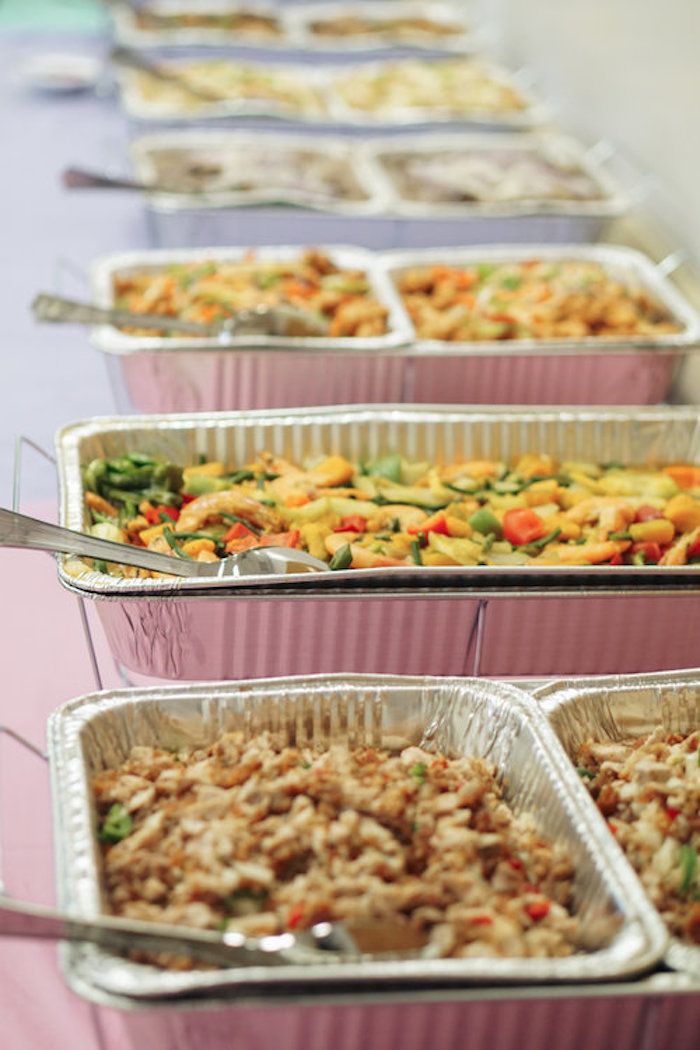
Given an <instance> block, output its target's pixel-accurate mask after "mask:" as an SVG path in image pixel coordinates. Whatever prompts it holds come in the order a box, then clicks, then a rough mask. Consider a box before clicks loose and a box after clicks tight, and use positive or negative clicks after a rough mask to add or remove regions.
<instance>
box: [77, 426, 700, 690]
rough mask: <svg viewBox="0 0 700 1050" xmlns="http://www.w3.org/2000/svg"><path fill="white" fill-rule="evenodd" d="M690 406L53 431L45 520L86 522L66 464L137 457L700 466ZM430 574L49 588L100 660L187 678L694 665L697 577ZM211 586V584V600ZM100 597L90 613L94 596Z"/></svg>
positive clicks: (588, 572) (85, 581)
mask: <svg viewBox="0 0 700 1050" xmlns="http://www.w3.org/2000/svg"><path fill="white" fill-rule="evenodd" d="M699 434H700V428H698V420H697V413H696V411H695V410H694V409H657V410H651V409H647V410H644V409H636V410H635V412H634V416H631V415H630V414H628V413H625V412H623V411H621V410H616V411H600V410H594V409H593V410H588V411H577V410H564V411H557V410H552V409H535V410H530V411H525V410H519V411H513V412H508V411H504V410H503V409H495V410H488V409H485V410H475V409H472V410H463V409H449V408H440V409H431V410H419V409H415V410H411V409H409V408H405V407H399V406H394V407H389V406H384V407H380V408H377V409H374V408H372V407H369V408H368V407H365V408H361V407H357V408H342V409H305V410H302V409H297V410H291V409H290V410H287V411H285V412H264V413H263V412H247V413H229V414H225V415H218V416H217V415H211V414H210V415H206V416H160V417H141V418H139V417H128V418H119V417H118V418H112V419H97V420H93V421H91V422H87V423H80V424H74V425H72V426H69V427H66V428H64V430H63V431H61V433H60V434H59V435H58V439H57V455H58V463H59V466H58V469H59V477H60V484H61V492H62V498H61V521H62V524H65V525H68V526H70V527H72V528H76V529H81V528H83V527H84V525H85V524H86V519H85V517H84V509H83V492H82V484H81V479H80V465H81V464H84V463H87V462H89V461H90V460H91V459H93V458H95V457H97V456H105V455H120V454H122V453H123V452H126V451H130V450H134V449H143V450H144V451H146V452H149V453H151V454H154V455H162V456H167V457H169V458H172V459H175V460H177V461H180V462H183V463H185V462H194V461H195V460H196V456H197V454H198V453H200V452H201V453H203V454H204V455H206V456H207V458H209V459H220V460H224V461H228V462H230V463H234V462H245V461H246V460H248V459H249V458H251V457H253V456H254V455H256V454H257V453H258V452H259V451H260V449H263V448H265V449H269V450H271V451H272V452H274V453H276V454H282V455H288V456H292V457H297V458H301V457H303V456H305V455H307V454H318V453H320V452H322V451H323V450H328V448H329V447H330V448H332V449H333V450H335V451H339V452H345V453H347V454H348V455H350V456H359V455H372V456H376V455H378V454H379V453H381V452H386V451H387V450H388V449H392V450H393V449H397V450H398V449H401V450H404V451H405V454H406V455H408V456H409V457H415V458H428V457H436V458H447V457H452V456H453V455H455V454H458V453H459V454H461V453H463V454H464V455H465V456H467V455H469V456H474V457H477V458H478V457H480V456H485V455H502V456H504V457H505V458H509V457H510V456H512V455H516V454H518V453H523V452H526V451H529V450H532V449H533V448H538V449H551V450H552V452H553V453H554V454H555V455H557V456H560V457H562V458H576V457H578V458H580V459H585V458H589V459H590V458H592V459H599V460H600V461H601V462H609V461H612V460H617V461H622V462H630V463H634V462H643V461H644V460H646V459H650V460H654V459H656V460H667V461H671V460H673V461H678V460H682V459H688V458H689V459H690V460H691V461H693V462H698V461H700V451H699V449H700V446H698V440H700V438H699ZM620 568H621V567H620V566H618V567H617V569H616V570H614V571H613V570H610V569H608V568H602V569H601V568H597V569H596V568H593V567H588V568H583V569H581V570H579V571H573V572H568V573H567V572H562V573H559V570H554V572H553V573H552V574H550V575H549V576H544V575H541V576H540V575H539V574H538V575H534V574H533V573H532V572H531V570H528V569H526V568H525V569H522V570H520V571H518V572H514V573H510V574H509V575H501V574H500V571H496V572H493V571H490V570H488V569H485V568H480V569H477V570H469V569H467V568H465V569H463V570H459V571H458V572H457V573H455V572H447V573H446V572H445V570H444V569H441V570H438V571H437V572H435V573H432V572H428V571H427V570H426V569H425V568H423V569H420V570H414V569H411V568H406V569H396V570H392V572H391V573H390V574H385V573H382V572H381V571H380V570H366V571H362V570H351V571H349V572H347V573H344V574H343V573H332V574H331V573H329V574H328V575H329V577H330V579H329V580H328V582H325V581H324V579H323V577H321V576H314V578H313V586H311V585H310V578H309V576H308V575H304V576H303V577H292V576H285V577H280V578H275V577H270V576H267V577H264V578H262V577H261V578H253V577H242V578H241V579H240V581H239V582H237V583H236V584H235V585H234V586H232V585H231V582H230V581H229V582H228V583H227V582H225V581H217V580H213V579H208V580H206V581H203V582H204V586H203V585H202V583H201V582H199V581H195V580H192V579H190V580H178V581H167V580H144V581H139V580H135V579H132V580H128V579H116V578H114V577H110V576H105V575H101V574H98V573H86V574H85V575H81V576H80V578H77V579H76V578H74V577H72V576H70V575H69V574H68V573H67V572H66V569H65V565H64V564H63V563H61V566H60V569H59V578H60V580H61V582H62V583H63V584H64V586H66V587H68V588H69V589H70V590H73V591H74V592H75V593H77V594H79V595H82V596H87V597H91V598H97V599H101V600H99V601H97V602H96V610H97V613H98V615H99V617H100V620H101V622H102V625H103V628H104V630H105V632H106V634H107V639H108V642H109V645H110V647H111V650H112V653H113V655H114V656H115V658H116V660H117V661H118V662H119V663H121V664H122V665H123V666H124V667H126V668H129V670H130V671H134V672H138V673H139V674H143V675H146V676H150V677H153V676H155V677H157V678H160V679H163V678H166V679H189V680H193V681H202V680H208V681H210V680H215V679H230V678H251V677H260V676H267V675H271V674H277V675H288V674H300V673H303V674H306V673H314V672H318V671H324V672H334V671H346V672H349V671H357V672H380V671H381V672H388V673H394V674H397V673H401V674H407V673H412V674H445V675H460V674H461V675H463V674H479V673H480V674H485V675H494V676H514V675H519V676H540V677H543V676H548V677H551V676H553V675H562V674H591V673H595V672H598V673H608V672H614V671H625V672H634V671H651V670H659V669H662V668H673V667H683V666H685V667H688V666H691V665H692V664H693V663H695V662H697V629H696V626H695V625H696V623H697V617H698V615H699V608H700V586H699V583H700V580H699V578H698V567H691V569H690V571H689V572H685V573H684V572H682V571H680V572H679V571H678V570H676V569H673V568H671V569H660V568H658V567H653V566H652V567H648V568H646V569H645V568H642V567H631V568H630V570H629V571H628V572H624V573H622V574H621V573H620ZM222 584H223V586H222ZM105 599H106V600H105Z"/></svg>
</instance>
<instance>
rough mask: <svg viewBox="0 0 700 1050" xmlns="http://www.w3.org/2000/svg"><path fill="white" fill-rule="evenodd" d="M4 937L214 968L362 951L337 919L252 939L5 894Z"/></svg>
mask: <svg viewBox="0 0 700 1050" xmlns="http://www.w3.org/2000/svg"><path fill="white" fill-rule="evenodd" d="M0 937H27V938H31V939H38V940H50V941H83V942H85V941H87V942H88V943H90V944H96V945H98V947H100V948H103V949H106V950H109V951H113V952H119V953H120V954H125V953H127V952H133V951H140V952H149V953H156V954H160V953H163V952H165V953H168V954H169V955H179V956H182V955H187V956H190V957H191V958H194V959H196V960H197V961H198V962H202V963H206V964H208V965H210V966H223V967H230V966H261V965H262V966H275V965H278V966H279V965H288V964H289V963H290V962H292V963H294V962H309V961H311V960H312V959H313V957H315V956H316V955H317V953H318V952H320V951H326V952H332V953H333V954H334V955H339V954H340V955H344V956H350V957H357V956H358V955H360V954H361V953H362V952H361V949H360V948H358V946H357V944H356V943H355V941H354V940H353V937H352V936H351V934H350V933H349V932H348V931H347V930H346V929H345V928H344V927H343V926H342V925H338V924H333V923H327V922H324V923H318V924H317V925H316V926H313V927H312V928H311V929H309V930H304V931H300V932H299V933H296V934H292V933H281V934H276V935H273V936H267V937H256V938H251V937H246V936H245V935H244V934H242V933H239V932H238V931H237V930H224V931H223V932H221V933H218V932H216V931H213V930H198V929H193V928H190V927H187V928H182V927H174V926H167V925H165V924H160V923H154V922H139V921H137V920H134V919H123V918H121V917H119V916H116V915H101V916H99V917H98V918H93V919H86V918H83V917H82V916H79V915H71V914H69V913H67V912H62V911H59V910H58V909H56V908H48V907H45V906H44V905H38V904H27V903H25V902H24V901H21V902H20V901H16V900H13V899H12V898H9V897H0Z"/></svg>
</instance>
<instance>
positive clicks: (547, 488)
mask: <svg viewBox="0 0 700 1050" xmlns="http://www.w3.org/2000/svg"><path fill="white" fill-rule="evenodd" d="M83 481H84V489H85V501H86V505H87V509H88V513H89V516H90V520H91V522H92V525H91V531H92V532H93V534H94V535H98V536H102V537H103V538H105V539H112V540H116V541H118V542H122V543H132V544H136V545H140V546H145V547H149V548H152V549H154V550H158V551H162V552H164V553H166V554H167V553H169V554H171V555H172V556H174V557H182V558H197V559H199V560H205V561H214V560H216V559H217V558H220V557H225V556H226V555H227V554H232V553H237V552H239V551H242V550H248V549H251V548H254V547H261V546H269V545H274V546H286V547H291V548H298V549H301V550H305V551H308V552H309V553H310V554H312V555H314V556H315V557H317V558H320V559H322V560H324V561H326V562H327V563H328V566H329V568H330V569H349V568H352V569H372V568H384V567H391V566H411V565H414V566H421V565H423V566H457V565H466V566H492V565H493V566H531V567H532V568H533V569H537V568H538V567H545V566H546V567H549V566H557V565H565V566H588V565H603V564H605V565H610V566H616V565H638V566H639V565H655V564H659V565H662V566H667V565H668V566H685V565H693V564H698V563H700V467H696V466H692V465H688V464H673V465H669V466H665V467H660V468H656V469H654V468H651V467H649V468H642V467H625V466H623V465H621V464H617V463H608V464H605V465H599V464H595V463H586V462H575V461H565V462H562V463H557V462H556V461H554V460H553V459H552V458H551V457H550V456H548V455H546V454H538V455H535V454H528V455H524V456H522V457H521V458H520V459H518V460H517V461H516V462H514V463H513V464H510V465H509V464H506V463H504V462H499V461H496V460H462V461H457V462H453V463H449V464H443V465H438V464H431V463H427V462H422V463H415V462H408V461H406V460H404V459H403V458H402V457H401V456H400V455H398V454H392V455H386V456H383V457H381V458H379V459H373V460H365V461H362V462H351V461H350V460H348V459H345V458H344V457H343V456H339V455H332V456H326V457H319V458H317V459H314V460H310V461H308V462H306V463H305V464H303V465H301V466H299V465H296V464H294V463H291V462H290V461H288V460H286V459H283V458H281V457H278V456H274V455H271V454H269V453H262V454H261V455H259V456H258V458H257V459H256V460H254V461H251V462H249V463H247V464H245V465H243V466H242V467H240V468H233V469H232V468H227V467H226V466H225V465H224V464H223V463H221V462H215V461H208V462H202V463H199V464H195V465H193V466H189V467H187V468H185V469H184V470H183V469H182V468H181V467H179V466H176V465H174V464H170V463H166V462H162V461H158V460H155V459H152V458H150V457H149V456H146V455H142V454H139V453H136V454H133V455H130V456H123V457H119V458H116V459H96V460H93V461H92V462H91V463H90V464H89V465H88V466H87V467H86V468H85V470H84V477H83ZM81 564H82V563H81ZM97 567H98V568H101V569H102V571H106V569H107V567H106V566H105V565H104V564H103V563H102V564H101V563H97ZM83 569H84V567H83ZM110 571H112V572H115V573H117V574H123V575H137V574H138V575H144V573H143V571H142V570H135V569H128V568H124V567H122V568H119V567H116V566H112V567H111V568H110ZM145 575H150V574H148V573H146V574H145Z"/></svg>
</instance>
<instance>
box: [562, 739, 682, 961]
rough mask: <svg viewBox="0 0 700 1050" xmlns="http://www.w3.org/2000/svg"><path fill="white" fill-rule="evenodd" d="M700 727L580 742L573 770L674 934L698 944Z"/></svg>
mask: <svg viewBox="0 0 700 1050" xmlns="http://www.w3.org/2000/svg"><path fill="white" fill-rule="evenodd" d="M699 743H700V731H698V730H696V731H695V732H693V733H688V734H682V733H667V732H666V731H665V730H664V729H663V728H658V729H655V730H654V731H653V732H652V733H650V734H649V735H648V736H646V737H643V738H641V739H638V740H631V741H624V742H619V743H618V742H616V741H594V740H589V741H586V742H585V743H584V744H583V745H582V747H581V748H580V750H579V752H578V754H577V755H576V759H575V760H576V763H577V766H578V771H579V774H580V776H581V777H582V779H583V780H584V782H585V783H586V786H587V787H588V789H589V791H590V792H591V794H592V795H593V798H594V799H595V800H596V803H597V805H598V809H599V810H600V811H601V813H602V814H603V816H604V817H605V818H606V820H607V822H608V827H609V828H610V830H611V831H612V833H613V834H614V835H615V838H616V839H617V841H618V842H619V843H620V846H621V847H622V849H623V850H624V851H625V853H626V854H627V858H628V860H629V861H630V863H631V864H632V866H633V867H634V868H635V870H636V871H637V873H638V875H639V877H640V879H641V880H642V883H643V884H644V887H645V889H646V891H647V893H648V894H649V896H650V897H651V900H652V902H653V903H654V904H655V905H656V907H657V908H658V910H659V911H660V913H661V916H662V918H663V919H664V920H665V922H666V925H667V926H668V928H669V930H670V932H671V933H672V934H674V936H676V937H679V938H681V939H682V940H684V941H687V942H688V943H690V944H697V945H700V862H699V860H698V857H699V855H700V750H699V749H698V744H699Z"/></svg>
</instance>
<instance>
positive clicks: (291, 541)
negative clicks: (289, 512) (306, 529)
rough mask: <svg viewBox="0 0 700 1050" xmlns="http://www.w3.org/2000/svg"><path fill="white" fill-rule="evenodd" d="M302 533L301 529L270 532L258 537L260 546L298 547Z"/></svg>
mask: <svg viewBox="0 0 700 1050" xmlns="http://www.w3.org/2000/svg"><path fill="white" fill-rule="evenodd" d="M300 539H301V533H300V532H299V529H290V530H289V532H270V533H268V535H267V536H258V537H257V546H258V547H298V546H299V540H300Z"/></svg>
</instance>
